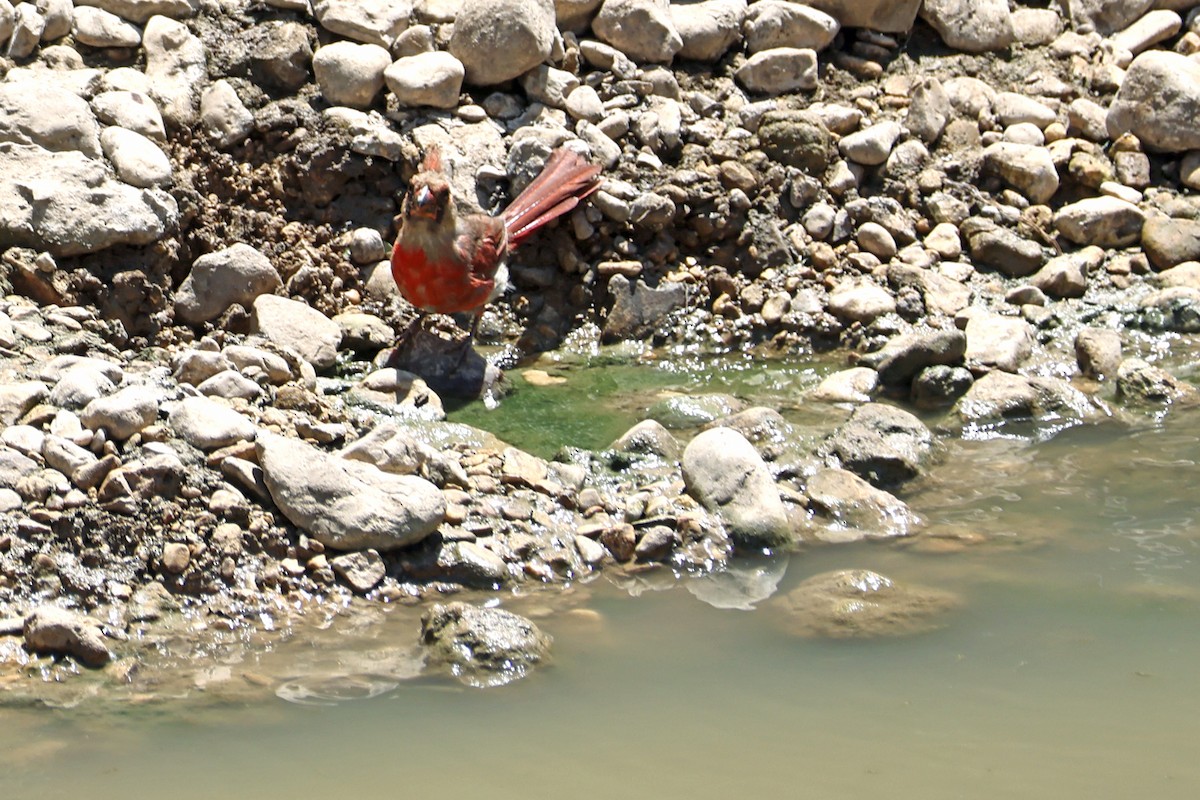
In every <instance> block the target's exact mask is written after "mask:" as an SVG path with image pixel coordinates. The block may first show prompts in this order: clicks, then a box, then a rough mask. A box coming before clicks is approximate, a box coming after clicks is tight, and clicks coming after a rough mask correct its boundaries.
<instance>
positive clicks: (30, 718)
mask: <svg viewBox="0 0 1200 800" xmlns="http://www.w3.org/2000/svg"><path fill="white" fill-rule="evenodd" d="M727 375H728V373H727ZM609 377H610V378H612V379H613V383H615V384H619V383H620V379H618V378H617V377H614V376H613V375H610V376H609ZM810 378H811V373H810V372H806V371H805V370H794V371H780V372H778V373H772V374H769V375H768V376H767V378H766V381H765V383H764V382H763V381H762V380H758V379H754V378H753V377H751V379H752V380H758V382H757V383H756V384H755V385H757V386H759V387H760V388H764V387H765V390H766V391H767V394H772V393H774V394H777V395H780V396H783V395H787V394H789V393H790V392H791V391H792V388H789V386H790V385H789V382H791V383H804V382H811V381H810ZM659 379H661V380H662V386H659V387H656V388H655V389H654V390H655V391H658V390H660V389H665V390H670V389H671V388H673V387H674V386H675V383H672V382H677V383H678V384H679V385H680V386H681V387H682V388H688V386H687V385H686V384H687V381H686V380H683V379H679V378H678V377H670V378H663V377H662V376H659V378H655V379H654V380H659ZM721 380H726V381H728V380H730V379H729V378H728V377H726V378H724V379H720V380H718V379H716V378H714V377H712V376H711V375H708V376H705V377H702V378H699V379H697V381H696V384H693V388H694V387H695V386H696V385H699V386H701V387H703V390H704V391H713V390H724V389H722V388H721V386H720V385H719V384H720V383H721ZM738 380H740V378H739V379H738ZM727 388H729V387H726V389H727ZM578 391H580V392H581V393H583V394H585V395H586V392H587V391H591V389H587V390H586V391H585V390H583V389H579V390H578ZM597 391H598V390H597ZM533 394H534V393H532V392H531V393H530V395H533ZM529 402H530V403H531V404H532V403H533V400H532V399H530V401H529ZM604 402H605V403H606V405H605V406H604V408H605V409H606V410H605V412H604V413H605V414H610V413H611V414H612V415H613V418H614V421H613V422H612V427H614V428H615V430H616V433H620V432H621V430H623V429H624V427H626V426H627V424H628V419H627V418H624V414H625V413H626V412H628V413H635V412H636V409H635V408H634V406H636V404H637V403H636V401H634V400H628V401H627V402H628V405H624V406H623V405H622V403H620V402H617V401H615V400H612V401H607V400H605V401H604ZM561 408H562V407H561V406H559V409H560V411H559V414H560V416H561ZM514 410H515V409H514ZM544 413H546V414H547V415H551V416H547V417H546V419H547V420H549V419H552V411H546V412H544ZM495 419H497V420H498V422H499V423H500V424H502V425H508V424H515V423H510V422H508V421H505V420H504V419H503V418H499V417H497V418H495ZM1195 423H1196V418H1195V416H1194V415H1179V416H1177V417H1174V418H1172V419H1171V420H1170V421H1169V422H1168V423H1167V424H1166V425H1165V426H1162V425H1156V424H1152V423H1150V422H1147V423H1145V424H1144V425H1142V426H1141V427H1136V428H1130V427H1128V426H1126V425H1122V424H1117V423H1112V424H1107V425H1101V426H1089V427H1080V428H1074V429H1070V430H1066V431H1063V432H1060V433H1059V434H1058V435H1057V436H1055V437H1053V438H1051V439H1050V440H1049V441H1045V442H1041V443H1037V444H1034V443H1031V442H1029V441H1028V440H1024V439H1016V438H999V437H997V438H991V439H981V440H977V441H959V442H953V443H952V444H951V445H950V447H949V452H948V453H947V456H946V459H945V461H944V464H945V466H943V467H941V468H936V469H934V470H933V472H932V474H931V475H930V477H929V478H928V479H927V480H925V481H924V482H923V483H922V484H921V486H919V487H917V488H916V489H915V490H914V491H912V492H910V493H908V494H906V496H905V499H907V500H908V501H909V502H910V504H911V505H912V506H913V508H914V509H915V510H916V511H917V512H918V513H920V514H921V515H922V516H923V517H924V518H925V519H926V521H927V524H928V528H927V530H928V531H929V532H930V533H932V534H935V536H934V537H931V538H926V539H925V540H924V541H923V542H919V541H918V542H909V543H903V544H899V545H896V544H864V545H855V546H838V547H827V548H820V549H809V550H807V551H805V552H802V553H798V554H796V555H793V556H792V557H791V558H790V559H789V560H787V561H786V562H785V561H776V562H769V563H760V564H756V565H753V566H757V567H759V568H760V569H762V570H764V571H765V570H774V571H775V572H780V571H782V572H783V575H782V578H781V581H780V584H779V592H778V594H777V595H776V596H775V598H774V599H767V600H764V601H761V602H759V603H757V608H756V609H755V610H753V611H746V610H731V609H720V608H715V607H713V606H712V605H709V604H708V603H706V602H704V601H702V600H701V599H700V597H711V596H712V595H713V594H714V592H715V591H716V590H717V589H718V588H719V587H718V586H717V585H716V584H714V583H707V584H699V585H698V584H696V583H694V582H693V581H695V580H696V579H683V580H681V581H672V580H666V579H665V576H662V575H656V574H654V573H650V574H647V575H645V576H641V577H639V578H638V579H626V580H620V581H618V580H610V579H607V578H601V579H599V580H596V581H593V582H591V583H588V584H586V585H580V586H575V587H572V588H571V589H570V590H568V592H567V594H566V595H565V597H562V598H556V597H554V596H553V595H547V594H544V593H543V594H534V595H532V596H530V597H526V598H511V599H509V598H506V599H505V600H504V606H505V607H508V608H512V609H514V610H517V611H520V612H522V613H527V614H530V615H531V616H535V617H536V618H537V619H538V622H539V624H540V625H541V626H542V627H543V628H544V629H546V630H547V631H548V632H550V633H551V634H553V635H554V637H555V646H554V652H555V662H554V664H553V666H551V667H549V668H544V669H540V670H539V671H537V672H535V673H533V674H532V675H531V676H530V677H528V678H526V679H525V680H522V681H518V682H515V683H513V684H510V685H508V686H505V687H501V688H495V689H489V690H476V689H467V688H464V687H461V686H459V685H458V684H457V683H453V682H449V681H443V680H431V679H428V678H423V679H417V680H407V679H406V678H407V677H408V674H409V673H408V670H409V668H410V667H411V660H410V658H409V656H408V648H409V647H410V646H411V644H412V643H413V642H414V641H415V637H416V629H415V624H416V623H415V620H416V616H417V614H418V613H419V611H418V610H417V609H410V608H394V609H389V610H385V611H381V612H379V613H377V614H375V615H374V616H373V617H370V616H368V617H367V618H365V619H364V618H362V617H356V618H354V620H355V622H354V623H353V624H349V623H341V622H336V621H335V622H334V624H332V625H330V626H329V627H328V628H327V629H325V630H321V631H307V632H304V633H303V634H302V635H301V634H297V635H295V636H293V637H291V638H289V639H286V640H284V641H280V642H278V643H276V644H274V645H272V646H271V647H270V648H267V649H265V650H264V651H263V652H262V653H258V654H256V655H255V656H254V657H253V658H251V659H249V660H247V661H246V662H244V663H234V664H232V665H231V666H229V668H228V669H225V668H223V667H222V666H221V665H218V664H215V663H213V664H197V665H196V671H197V675H200V674H208V675H210V676H215V675H217V674H218V673H220V674H221V677H223V678H227V679H228V680H226V681H225V683H224V684H222V685H221V686H220V687H217V685H216V681H214V684H213V686H214V688H212V689H207V690H205V691H198V690H194V691H192V693H191V694H190V696H189V697H188V698H187V699H181V700H179V701H175V702H145V701H144V698H143V699H142V700H143V701H142V702H135V701H136V700H137V699H138V698H135V697H132V696H130V697H128V698H123V699H122V698H118V701H116V702H108V701H100V700H96V699H92V700H87V701H84V702H83V703H81V704H79V705H78V706H76V707H74V708H69V709H45V708H29V709H13V708H3V709H0V767H2V769H0V787H2V791H3V796H5V797H13V798H40V797H47V798H49V797H55V798H59V797H64V796H71V795H78V796H87V797H90V798H110V797H111V798H117V797H122V798H124V797H129V796H135V797H137V796H145V795H147V794H149V793H150V792H154V793H155V794H157V793H163V794H166V795H169V796H171V797H173V798H211V797H253V798H276V797H278V798H285V797H286V798H297V797H318V796H329V795H333V796H346V795H348V794H351V793H353V794H355V795H358V796H363V797H381V796H397V797H411V796H420V795H423V794H426V793H430V794H434V793H436V796H443V797H463V796H471V795H474V794H480V795H484V796H487V797H493V798H509V797H512V798H529V797H544V796H554V797H573V798H591V797H595V798H601V797H603V798H609V797H614V796H634V797H655V798H698V797H699V798H709V797H713V798H715V797H727V796H751V797H753V796H784V795H785V793H786V795H796V794H800V795H802V796H808V797H834V796H844V797H864V796H868V795H871V794H878V795H880V796H887V797H889V798H921V799H922V800H929V799H930V798H959V797H964V798H1013V797H1021V798H1042V797H1045V798H1051V797H1053V798H1082V797H1092V798H1105V797H1112V798H1124V797H1134V796H1137V797H1156V798H1193V797H1195V796H1197V792H1200V763H1198V760H1197V759H1196V758H1195V755H1194V753H1195V740H1196V734H1197V733H1200V693H1198V692H1196V691H1195V681H1196V665H1197V664H1198V663H1200V635H1197V629H1198V624H1200V523H1198V519H1197V518H1198V516H1200V504H1198V503H1197V495H1196V489H1195V486H1196V472H1197V467H1196V463H1197V461H1198V460H1200V443H1198V442H1197V440H1196V437H1195V435H1194V430H1195ZM542 424H544V425H549V424H550V423H549V422H546V423H542ZM534 427H537V426H536V425H535V426H534ZM501 435H502V436H503V435H505V434H503V433H502V434H501ZM594 435H595V436H596V437H598V438H599V441H571V442H566V443H570V444H579V445H586V446H599V445H601V444H603V443H604V441H605V440H604V437H608V438H609V439H611V436H612V435H613V434H610V433H609V432H608V431H604V432H603V433H602V435H601V433H594ZM507 438H510V439H511V440H513V441H516V442H518V443H522V442H521V439H520V438H519V437H518V436H515V435H508V436H507ZM560 438H561V437H560ZM550 444H552V442H551V441H550V440H549V439H548V440H547V441H546V443H545V445H544V447H543V448H542V449H543V450H545V449H548V448H549V446H550ZM847 567H862V568H869V569H874V570H877V571H879V572H882V573H884V574H886V575H888V576H890V577H892V578H894V579H897V580H900V581H909V582H914V583H919V584H923V585H927V586H935V587H939V588H943V589H948V590H951V591H954V592H957V593H958V594H959V595H961V597H962V599H963V605H962V606H961V607H960V608H959V609H958V610H955V611H953V612H950V613H949V614H948V615H946V616H945V617H944V618H943V619H942V622H943V623H944V624H943V625H942V627H941V628H939V629H938V630H936V631H934V632H932V633H928V634H923V635H919V636H913V637H908V638H898V639H876V640H870V641H848V640H839V641H827V640H813V639H803V638H798V637H796V636H794V635H793V634H791V633H789V632H788V630H787V624H786V623H787V620H786V616H785V615H784V613H783V612H782V611H781V609H780V608H779V603H778V597H780V596H781V595H782V594H784V593H786V592H787V591H788V590H790V589H791V588H793V587H794V586H795V585H796V584H797V583H799V582H800V581H801V580H803V579H805V578H807V577H809V576H812V575H814V574H817V573H820V572H823V571H827V570H830V569H839V568H847ZM635 594H636V595H637V596H633V595H635ZM371 620H374V621H373V622H372V621H371ZM205 670H207V672H205ZM289 672H291V673H294V676H295V677H294V679H293V680H292V681H291V682H287V681H284V680H282V679H281V678H280V676H284V677H286V676H287V675H288V674H289ZM259 674H261V675H267V676H271V678H270V679H269V680H265V679H257V680H256V679H254V676H255V675H259ZM321 675H324V676H325V677H324V678H322V677H320V676H321ZM193 682H194V681H193ZM258 683H266V685H265V688H260V687H258V686H257V684H258ZM231 687H238V688H240V689H243V690H244V691H235V690H232V688H231ZM281 687H282V688H281ZM277 692H278V694H282V695H285V696H288V697H291V698H292V699H294V700H306V702H304V703H300V702H286V701H285V700H283V699H280V697H279V696H278V694H277ZM334 697H342V698H357V699H343V700H341V701H340V702H332V698H334ZM323 698H324V699H328V700H331V701H330V702H328V703H321V702H319V701H321V700H322V699H323Z"/></svg>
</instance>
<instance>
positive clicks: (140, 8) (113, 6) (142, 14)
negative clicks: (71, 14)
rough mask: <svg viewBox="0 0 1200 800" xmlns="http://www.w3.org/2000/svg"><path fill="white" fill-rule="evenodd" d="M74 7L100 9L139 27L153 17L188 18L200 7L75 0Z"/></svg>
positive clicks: (144, 0) (187, 0) (178, 1)
mask: <svg viewBox="0 0 1200 800" xmlns="http://www.w3.org/2000/svg"><path fill="white" fill-rule="evenodd" d="M75 5H77V6H95V7H97V8H102V9H104V10H105V11H107V12H109V13H110V14H116V15H117V16H118V17H120V18H121V19H127V20H129V21H130V22H136V23H138V24H139V25H141V24H144V23H146V22H149V21H150V18H151V17H155V16H163V17H171V18H173V19H182V18H184V17H190V16H192V14H194V13H196V10H197V9H198V8H199V7H200V4H199V2H198V0H76V2H75Z"/></svg>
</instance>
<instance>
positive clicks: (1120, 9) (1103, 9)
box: [1059, 0, 1155, 35]
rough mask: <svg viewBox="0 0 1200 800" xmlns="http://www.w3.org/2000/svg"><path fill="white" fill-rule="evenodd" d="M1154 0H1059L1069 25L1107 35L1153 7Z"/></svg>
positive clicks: (1079, 29) (1076, 28)
mask: <svg viewBox="0 0 1200 800" xmlns="http://www.w3.org/2000/svg"><path fill="white" fill-rule="evenodd" d="M1154 4H1155V0H1059V5H1061V6H1062V8H1063V10H1064V15H1065V16H1066V17H1067V19H1068V20H1070V23H1071V27H1073V28H1074V29H1075V30H1078V31H1093V30H1094V31H1098V32H1099V33H1101V34H1104V35H1108V34H1110V33H1113V32H1114V31H1119V30H1121V29H1122V28H1124V27H1125V26H1126V25H1129V24H1130V23H1131V22H1133V21H1134V20H1136V19H1137V18H1138V17H1140V16H1142V15H1143V14H1145V13H1146V12H1147V11H1149V10H1150V9H1151V8H1153V7H1154Z"/></svg>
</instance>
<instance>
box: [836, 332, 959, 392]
mask: <svg viewBox="0 0 1200 800" xmlns="http://www.w3.org/2000/svg"><path fill="white" fill-rule="evenodd" d="M966 351H967V337H966V335H965V334H964V333H963V332H962V331H960V330H958V329H957V328H949V329H945V330H936V331H919V332H915V333H906V334H901V335H900V336H895V337H893V338H891V339H889V340H888V343H887V344H885V345H884V346H883V347H881V348H880V349H879V350H876V351H875V352H873V353H867V354H866V355H865V356H863V357H862V358H861V359H859V362H858V363H859V364H861V365H862V366H864V367H871V368H872V369H874V370H875V371H876V372H878V373H879V380H880V381H881V382H883V383H884V384H886V385H889V386H898V385H905V384H908V383H910V382H911V381H912V379H913V377H915V376H916V374H917V373H918V372H920V371H921V370H923V369H925V368H926V367H930V366H933V365H935V364H947V365H950V364H961V363H962V361H963V356H964V354H965V353H966Z"/></svg>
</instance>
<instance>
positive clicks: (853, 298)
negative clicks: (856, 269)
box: [828, 280, 896, 325]
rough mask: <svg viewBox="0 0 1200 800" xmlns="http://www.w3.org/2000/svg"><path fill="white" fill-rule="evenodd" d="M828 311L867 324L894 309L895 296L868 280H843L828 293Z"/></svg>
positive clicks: (842, 317)
mask: <svg viewBox="0 0 1200 800" xmlns="http://www.w3.org/2000/svg"><path fill="white" fill-rule="evenodd" d="M828 309H829V313H830V314H833V315H834V316H836V317H839V318H840V319H844V320H849V321H851V322H861V323H863V324H864V325H866V324H869V323H870V322H871V321H873V320H874V319H876V318H877V317H882V316H883V315H885V314H890V313H892V312H893V311H895V310H896V298H895V297H893V296H892V293H891V292H889V291H888V290H887V289H884V288H883V287H882V286H879V285H878V284H876V283H873V282H872V281H869V280H851V281H845V282H843V283H841V284H839V285H838V286H837V287H835V288H834V290H833V291H832V292H830V293H829V301H828Z"/></svg>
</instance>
